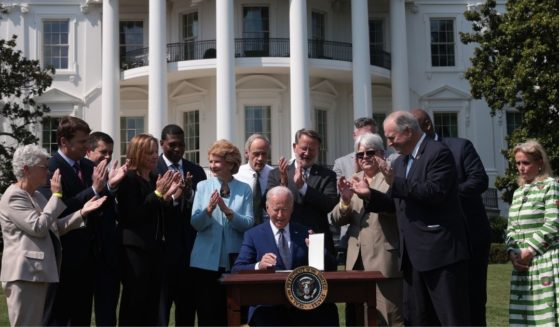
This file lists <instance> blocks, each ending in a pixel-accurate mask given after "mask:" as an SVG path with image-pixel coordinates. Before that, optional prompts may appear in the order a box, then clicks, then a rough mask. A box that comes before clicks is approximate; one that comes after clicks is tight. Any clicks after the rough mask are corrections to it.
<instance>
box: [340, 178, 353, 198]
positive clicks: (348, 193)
mask: <svg viewBox="0 0 559 327" xmlns="http://www.w3.org/2000/svg"><path fill="white" fill-rule="evenodd" d="M338 190H339V191H340V195H341V198H342V201H343V203H344V204H348V203H349V202H350V201H351V197H352V196H353V190H352V189H351V183H350V182H349V181H348V180H347V179H345V177H344V176H342V177H340V179H338Z"/></svg>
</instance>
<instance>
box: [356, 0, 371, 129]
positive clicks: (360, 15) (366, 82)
mask: <svg viewBox="0 0 559 327" xmlns="http://www.w3.org/2000/svg"><path fill="white" fill-rule="evenodd" d="M363 26H369V9H368V6H367V0H352V1H351V40H352V58H353V117H354V118H355V119H357V118H359V117H371V116H372V114H373V97H372V92H371V68H370V67H371V60H370V58H371V56H370V47H369V29H368V28H363Z"/></svg>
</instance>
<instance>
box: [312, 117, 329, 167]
mask: <svg viewBox="0 0 559 327" xmlns="http://www.w3.org/2000/svg"><path fill="white" fill-rule="evenodd" d="M327 114H328V113H327V111H326V110H322V109H315V110H314V117H315V122H316V132H317V133H318V134H319V135H320V137H321V138H322V143H321V144H320V151H319V153H318V163H319V164H320V165H324V166H325V165H327V164H328V163H327V162H326V159H327V154H328V141H327V135H328V123H327V121H328V119H327V118H328V116H327Z"/></svg>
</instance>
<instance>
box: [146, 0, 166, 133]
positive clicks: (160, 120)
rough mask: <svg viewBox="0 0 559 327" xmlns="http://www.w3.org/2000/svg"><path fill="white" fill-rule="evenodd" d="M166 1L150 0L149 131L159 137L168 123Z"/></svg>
mask: <svg viewBox="0 0 559 327" xmlns="http://www.w3.org/2000/svg"><path fill="white" fill-rule="evenodd" d="M166 11H167V10H166V1H165V0H149V57H148V58H149V59H148V60H149V80H148V83H149V85H148V86H149V95H148V96H149V100H148V132H149V133H150V134H152V135H153V136H155V137H157V138H159V137H160V136H161V130H162V129H163V127H164V126H165V124H167V110H168V108H167V43H166V42H167V35H166V26H167V20H166V19H165V16H166Z"/></svg>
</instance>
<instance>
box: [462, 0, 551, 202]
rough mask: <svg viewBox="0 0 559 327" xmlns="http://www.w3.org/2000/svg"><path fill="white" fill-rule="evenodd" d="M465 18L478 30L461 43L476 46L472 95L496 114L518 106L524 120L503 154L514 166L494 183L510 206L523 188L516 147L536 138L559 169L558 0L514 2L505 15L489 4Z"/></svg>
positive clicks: (470, 70) (471, 70)
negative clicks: (519, 188) (519, 184)
mask: <svg viewBox="0 0 559 327" xmlns="http://www.w3.org/2000/svg"><path fill="white" fill-rule="evenodd" d="M464 15H465V17H466V19H467V20H468V21H471V22H472V30H473V31H472V32H471V33H461V34H460V37H461V40H462V42H463V43H465V44H469V43H474V44H477V45H476V48H475V50H474V56H473V57H472V58H471V62H472V66H471V67H470V68H468V69H467V71H466V74H465V77H466V78H467V79H468V81H469V82H470V85H471V93H472V95H473V96H474V97H475V98H477V99H480V98H482V97H483V98H484V99H485V100H486V101H487V103H488V105H489V107H490V108H491V114H492V115H494V114H495V113H496V112H497V111H502V110H504V109H507V108H515V109H517V110H518V111H519V112H520V114H521V117H522V122H521V125H520V127H519V128H518V129H516V130H515V131H514V132H513V133H512V134H511V135H509V136H508V137H507V144H508V149H504V150H503V151H502V153H503V155H505V156H506V158H507V159H508V162H509V165H508V168H507V170H506V172H505V176H499V177H498V178H497V182H496V183H495V184H496V186H497V188H498V189H500V190H501V191H503V199H504V200H505V201H507V202H509V203H510V201H511V199H512V194H513V192H514V190H515V189H516V188H517V187H518V185H517V183H516V168H515V164H514V158H512V152H511V150H512V148H513V147H514V145H516V144H518V143H521V142H523V141H525V140H526V139H529V138H534V139H537V140H538V141H539V142H540V143H541V144H542V145H543V146H544V148H545V149H546V151H547V153H548V155H549V157H550V159H551V166H552V169H553V171H554V172H557V171H559V147H558V146H557V144H559V128H558V127H559V112H558V108H559V0H509V1H507V3H506V11H505V12H504V13H500V12H498V11H497V10H496V1H495V0H487V1H486V3H484V4H481V5H478V6H477V9H474V10H468V11H466V13H465V14H464Z"/></svg>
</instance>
